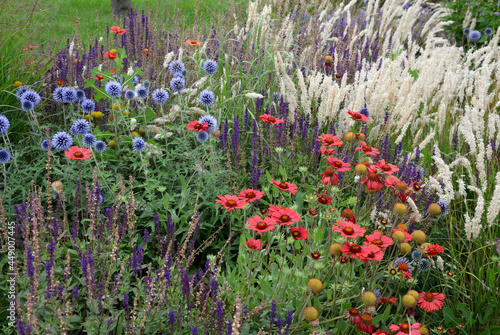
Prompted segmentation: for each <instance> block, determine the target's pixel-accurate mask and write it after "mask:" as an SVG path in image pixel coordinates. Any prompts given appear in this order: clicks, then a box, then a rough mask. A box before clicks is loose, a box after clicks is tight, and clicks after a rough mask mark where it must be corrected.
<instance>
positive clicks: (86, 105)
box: [82, 99, 95, 114]
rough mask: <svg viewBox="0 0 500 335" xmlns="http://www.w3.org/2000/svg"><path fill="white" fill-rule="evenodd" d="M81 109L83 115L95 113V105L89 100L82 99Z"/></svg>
mask: <svg viewBox="0 0 500 335" xmlns="http://www.w3.org/2000/svg"><path fill="white" fill-rule="evenodd" d="M82 109H83V111H84V112H85V113H87V114H90V113H92V112H93V111H95V103H94V102H93V101H92V100H90V99H84V100H83V101H82Z"/></svg>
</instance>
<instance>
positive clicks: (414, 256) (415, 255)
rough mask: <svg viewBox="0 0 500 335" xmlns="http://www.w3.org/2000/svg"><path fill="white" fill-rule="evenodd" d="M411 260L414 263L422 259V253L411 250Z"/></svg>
mask: <svg viewBox="0 0 500 335" xmlns="http://www.w3.org/2000/svg"><path fill="white" fill-rule="evenodd" d="M411 258H412V259H413V260H414V261H419V260H420V259H421V258H422V253H421V252H420V251H418V250H413V252H412V253H411Z"/></svg>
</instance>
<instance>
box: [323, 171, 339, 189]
mask: <svg viewBox="0 0 500 335" xmlns="http://www.w3.org/2000/svg"><path fill="white" fill-rule="evenodd" d="M321 183H322V184H323V185H328V184H331V185H332V186H335V185H337V184H338V183H339V177H338V175H337V174H336V173H335V170H333V169H325V171H324V172H323V173H322V174H321Z"/></svg>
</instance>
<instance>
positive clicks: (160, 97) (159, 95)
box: [152, 88, 170, 105]
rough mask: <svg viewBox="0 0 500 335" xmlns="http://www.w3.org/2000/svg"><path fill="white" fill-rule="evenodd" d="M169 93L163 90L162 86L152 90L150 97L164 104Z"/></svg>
mask: <svg viewBox="0 0 500 335" xmlns="http://www.w3.org/2000/svg"><path fill="white" fill-rule="evenodd" d="M169 97H170V96H169V94H168V92H167V91H165V90H164V89H163V88H158V89H156V90H154V92H153V94H152V98H153V100H154V102H156V103H157V104H160V105H161V104H164V103H165V102H167V100H168V98H169Z"/></svg>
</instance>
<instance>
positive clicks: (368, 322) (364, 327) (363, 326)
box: [356, 314, 373, 334]
mask: <svg viewBox="0 0 500 335" xmlns="http://www.w3.org/2000/svg"><path fill="white" fill-rule="evenodd" d="M356 326H357V327H358V329H359V330H361V331H362V332H365V333H367V334H371V333H372V332H373V325H372V317H371V316H369V315H368V314H363V315H361V317H360V320H359V322H358V323H357V324H356Z"/></svg>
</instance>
